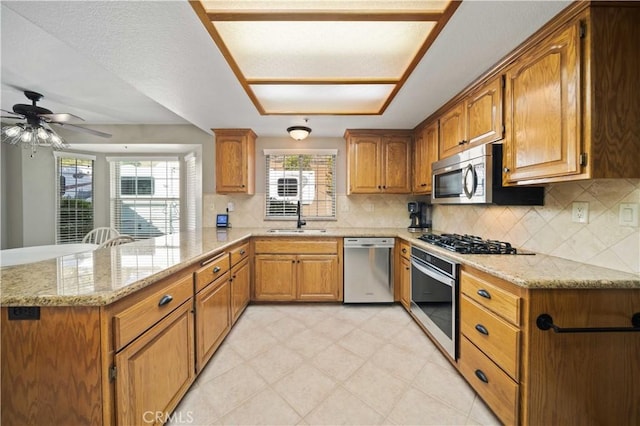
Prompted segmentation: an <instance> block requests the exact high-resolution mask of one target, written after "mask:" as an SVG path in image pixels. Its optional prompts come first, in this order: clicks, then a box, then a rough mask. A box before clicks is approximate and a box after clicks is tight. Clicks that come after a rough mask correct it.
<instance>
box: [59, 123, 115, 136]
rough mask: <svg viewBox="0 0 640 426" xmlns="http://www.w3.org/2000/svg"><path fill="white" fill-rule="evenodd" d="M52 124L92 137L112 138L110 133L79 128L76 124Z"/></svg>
mask: <svg viewBox="0 0 640 426" xmlns="http://www.w3.org/2000/svg"><path fill="white" fill-rule="evenodd" d="M51 124H56V125H58V126H63V127H68V128H69V130H75V131H76V132H82V133H88V134H90V135H95V136H100V137H101V138H110V137H111V135H110V134H109V133H105V132H100V131H98V130H93V129H87V128H86V127H82V126H77V125H75V124H69V123H57V122H52V123H51Z"/></svg>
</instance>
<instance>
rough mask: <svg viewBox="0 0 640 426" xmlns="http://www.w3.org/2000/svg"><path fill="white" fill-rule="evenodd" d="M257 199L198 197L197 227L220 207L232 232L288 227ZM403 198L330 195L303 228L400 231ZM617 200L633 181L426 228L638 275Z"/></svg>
mask: <svg viewBox="0 0 640 426" xmlns="http://www.w3.org/2000/svg"><path fill="white" fill-rule="evenodd" d="M264 196H265V194H256V195H253V196H247V195H218V194H204V200H203V205H204V212H203V226H215V217H216V213H224V212H225V210H226V207H227V203H228V202H233V203H234V204H235V210H234V211H233V212H231V213H230V214H229V216H230V221H231V223H232V224H233V226H234V227H238V228H240V227H256V226H259V227H260V226H264V227H294V226H295V224H294V223H293V222H291V221H286V222H284V221H265V220H264ZM416 199H418V200H421V199H420V197H414V196H410V195H382V196H380V195H350V196H346V195H344V194H342V195H338V198H337V220H335V221H327V222H322V221H317V222H316V221H313V222H312V221H308V226H309V227H314V228H315V227H325V228H349V227H359V228H362V227H364V228H366V227H372V228H386V227H391V228H404V227H406V226H408V225H409V215H408V213H407V202H408V201H411V200H416ZM576 201H582V202H587V203H589V222H588V223H586V224H582V223H574V222H572V220H571V213H572V204H573V202H576ZM620 203H640V179H599V180H588V181H578V182H566V183H558V184H553V185H547V187H546V188H545V205H544V206H533V207H527V206H482V205H466V206H451V205H446V206H443V205H438V206H434V208H433V224H434V227H435V229H436V230H438V231H440V232H455V233H459V234H465V233H466V234H473V235H478V236H480V237H482V238H490V239H496V240H504V241H509V242H510V243H511V244H513V245H514V246H515V247H520V248H524V249H527V250H532V251H535V252H538V253H544V254H550V255H553V256H558V257H563V258H567V259H572V260H576V261H579V262H586V263H590V264H594V265H598V266H603V267H607V268H611V269H617V270H620V271H625V272H631V273H640V228H638V227H629V226H620V225H619V224H618V217H619V209H620Z"/></svg>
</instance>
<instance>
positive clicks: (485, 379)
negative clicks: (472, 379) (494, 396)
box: [475, 370, 489, 383]
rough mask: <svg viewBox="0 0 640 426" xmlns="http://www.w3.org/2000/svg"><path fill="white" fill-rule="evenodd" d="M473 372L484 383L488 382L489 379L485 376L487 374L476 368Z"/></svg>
mask: <svg viewBox="0 0 640 426" xmlns="http://www.w3.org/2000/svg"><path fill="white" fill-rule="evenodd" d="M475 373H476V377H477V378H478V379H480V380H482V381H483V382H485V383H489V379H488V378H487V375H486V374H484V373H483V372H482V370H476V371H475Z"/></svg>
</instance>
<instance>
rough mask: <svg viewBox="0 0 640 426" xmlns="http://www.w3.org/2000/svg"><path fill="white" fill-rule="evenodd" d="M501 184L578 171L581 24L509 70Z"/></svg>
mask: <svg viewBox="0 0 640 426" xmlns="http://www.w3.org/2000/svg"><path fill="white" fill-rule="evenodd" d="M506 83H507V85H506V89H505V97H506V106H505V113H506V114H505V118H506V120H505V122H506V125H507V133H506V136H505V144H504V145H505V146H504V159H503V161H504V165H505V168H506V170H505V176H504V180H505V182H518V181H526V180H530V179H541V178H549V177H554V176H565V175H571V174H577V173H579V172H580V165H579V160H578V157H579V155H580V146H581V132H580V120H579V119H580V51H579V23H574V24H572V25H571V26H569V27H567V28H565V29H563V30H562V31H560V32H559V33H556V34H555V35H553V36H551V37H549V38H547V39H546V40H545V41H543V42H541V43H540V44H539V45H538V46H536V47H535V48H534V49H533V50H532V51H531V52H529V53H528V54H525V55H523V57H522V58H521V59H520V60H518V61H517V62H516V63H515V64H514V65H513V66H512V67H511V68H509V70H507V81H506Z"/></svg>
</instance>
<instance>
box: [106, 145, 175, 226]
mask: <svg viewBox="0 0 640 426" xmlns="http://www.w3.org/2000/svg"><path fill="white" fill-rule="evenodd" d="M107 160H108V161H109V162H110V168H111V174H110V175H111V226H112V227H114V228H116V229H117V230H118V231H120V233H122V234H127V235H131V236H132V237H134V238H150V237H157V236H160V235H165V234H172V233H174V232H178V231H179V230H180V211H181V209H180V162H179V161H178V159H177V158H171V159H167V158H117V157H114V158H108V159H107Z"/></svg>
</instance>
